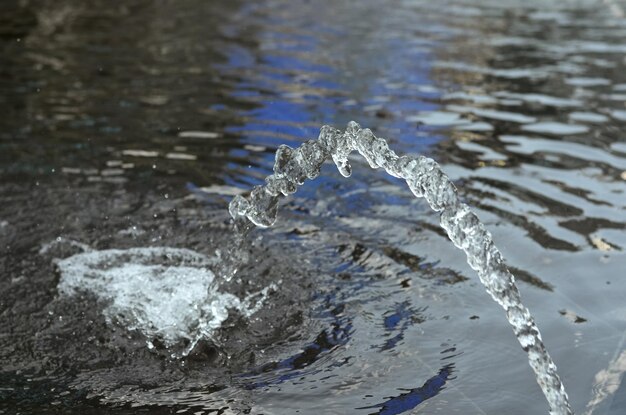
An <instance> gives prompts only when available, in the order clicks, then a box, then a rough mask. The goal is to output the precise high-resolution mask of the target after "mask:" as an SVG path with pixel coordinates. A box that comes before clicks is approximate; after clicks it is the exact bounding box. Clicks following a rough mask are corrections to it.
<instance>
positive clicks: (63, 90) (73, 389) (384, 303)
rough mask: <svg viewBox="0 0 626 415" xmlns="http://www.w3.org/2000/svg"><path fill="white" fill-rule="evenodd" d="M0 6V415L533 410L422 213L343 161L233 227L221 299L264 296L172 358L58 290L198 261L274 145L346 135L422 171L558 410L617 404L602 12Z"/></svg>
mask: <svg viewBox="0 0 626 415" xmlns="http://www.w3.org/2000/svg"><path fill="white" fill-rule="evenodd" d="M2 3H3V4H2V5H0V54H1V56H2V59H1V60H0V91H1V92H0V110H1V111H2V114H3V115H2V117H0V175H1V177H2V180H0V200H1V202H2V203H0V246H1V248H0V249H2V255H0V266H1V269H3V270H6V271H5V272H4V273H3V275H2V276H0V293H2V294H0V315H1V316H2V318H0V366H1V367H2V369H1V370H0V384H1V385H2V387H1V388H0V411H4V413H12V412H14V408H19V410H21V411H23V412H46V411H48V412H52V411H56V410H57V409H56V408H61V407H62V408H68V409H67V410H68V411H69V410H74V411H76V412H81V411H83V412H84V411H90V410H91V411H92V412H93V411H96V412H97V411H100V412H101V413H111V412H118V413H135V412H134V411H136V410H137V409H132V410H131V409H129V408H130V407H131V406H135V407H144V409H147V410H150V411H151V413H160V412H159V411H162V412H163V413H171V412H172V411H173V412H176V411H182V410H186V411H187V412H188V413H194V412H195V413H202V412H204V413H211V412H210V411H211V410H222V411H223V412H224V411H231V412H233V413H245V412H248V413H295V412H296V411H299V413H311V414H313V413H315V414H318V413H352V412H354V413H371V412H378V413H401V412H402V411H409V410H410V409H411V408H413V407H415V406H417V407H418V408H422V409H423V410H424V411H426V412H428V413H442V414H450V413H457V412H458V413H467V408H471V411H473V412H475V413H485V414H492V413H507V414H531V413H532V414H535V413H545V412H546V411H547V407H546V405H545V402H544V401H543V399H542V397H541V392H540V390H539V388H538V387H537V385H536V383H535V382H534V380H533V379H532V374H531V373H530V371H528V368H527V364H526V362H525V358H524V354H523V352H522V351H521V350H519V347H518V346H517V345H516V344H515V340H514V338H513V336H511V335H510V329H509V328H508V327H507V325H506V322H505V321H503V320H504V319H502V318H501V313H500V312H499V310H497V309H496V308H494V306H493V305H492V304H491V302H490V301H488V298H486V297H485V295H484V293H483V291H482V288H481V287H480V284H478V282H477V281H476V280H475V278H474V274H473V273H472V271H471V270H470V269H469V267H468V266H467V265H466V264H465V262H464V259H463V258H462V257H461V256H460V255H458V253H456V252H455V251H454V249H453V248H452V247H451V246H450V244H449V241H447V240H446V238H445V236H444V235H442V234H441V232H440V231H439V230H438V225H437V224H436V223H435V222H434V219H433V217H432V215H430V214H429V213H428V212H427V211H426V207H425V206H424V205H422V204H420V203H419V202H416V201H413V200H412V198H411V197H410V195H409V194H407V192H406V191H405V190H404V189H403V188H402V187H401V186H400V185H399V183H398V182H397V181H395V180H394V179H391V178H389V179H387V178H383V177H381V176H380V175H378V174H376V173H375V172H372V171H370V170H369V169H365V168H359V165H358V162H356V163H355V173H354V178H353V179H352V180H349V181H346V180H343V179H342V178H341V177H339V176H338V175H336V174H335V173H331V171H332V169H330V170H329V173H328V174H324V175H323V178H320V179H318V181H317V182H315V183H313V184H311V185H307V186H305V187H304V188H303V190H302V192H299V193H298V197H297V199H295V200H291V201H288V202H287V203H286V206H285V207H284V208H283V209H281V214H280V216H279V223H278V228H276V229H273V230H272V231H270V232H267V231H265V232H263V233H258V232H257V233H253V234H252V236H251V242H250V245H249V246H247V247H246V249H247V250H249V251H250V252H251V253H252V255H251V257H252V258H253V260H252V262H251V263H249V264H248V265H247V266H246V267H244V269H242V270H241V271H240V274H238V277H239V279H238V280H237V279H235V280H234V281H232V283H231V284H228V285H227V286H225V287H224V289H225V290H228V291H229V292H231V293H232V294H234V295H236V296H238V297H239V298H245V297H246V296H247V295H249V294H251V293H254V292H258V291H259V290H260V289H262V288H263V287H265V286H267V285H268V284H270V283H271V282H275V283H277V284H278V286H279V290H278V292H276V293H274V294H272V297H271V298H270V299H271V304H270V305H268V307H266V308H264V309H262V310H260V311H259V313H257V314H256V315H254V316H252V317H251V318H250V319H247V320H246V319H243V318H235V317H233V318H231V319H230V320H226V321H225V322H224V325H223V326H222V328H221V329H220V330H219V332H218V333H216V337H215V338H214V339H213V341H207V342H205V343H203V344H202V345H201V347H200V349H199V350H198V353H197V354H196V355H194V356H193V358H190V359H187V360H185V361H184V363H183V362H181V361H170V360H168V359H166V358H164V356H165V355H166V354H165V353H161V352H162V351H156V352H155V351H151V350H149V349H147V348H146V347H145V338H143V337H142V336H141V333H137V332H135V331H129V330H128V328H127V327H125V326H123V324H121V323H119V324H117V325H115V324H114V325H113V326H111V325H109V324H108V323H107V322H106V321H105V319H104V317H103V314H102V311H103V310H104V309H106V304H101V303H99V302H98V300H97V298H96V297H94V296H93V295H90V294H89V293H85V295H84V296H82V297H79V298H77V299H75V300H74V301H72V302H70V301H67V300H66V299H64V298H62V297H59V296H58V295H57V293H58V292H57V288H56V287H57V283H58V275H57V274H56V272H57V271H56V270H55V266H54V261H55V260H56V259H55V258H67V257H70V256H71V255H74V254H76V253H78V252H79V251H80V249H81V248H80V246H81V245H80V244H86V245H88V246H91V247H93V248H94V249H97V250H105V249H127V248H132V247H141V246H172V247H177V248H187V249H192V250H194V251H197V252H199V253H201V254H205V255H207V256H210V257H212V256H213V254H214V252H213V251H214V250H215V249H216V248H217V247H219V246H220V245H221V244H223V243H224V241H226V240H228V233H229V230H228V228H227V217H228V216H227V211H226V202H227V201H228V200H229V198H230V197H232V195H234V194H238V193H239V192H241V191H243V190H245V189H249V188H250V187H251V186H252V185H256V184H259V183H260V182H261V181H262V180H263V178H264V177H265V176H267V175H268V174H269V173H270V172H271V168H272V163H273V152H274V151H275V149H276V148H277V146H278V145H279V144H282V143H286V144H290V145H297V144H299V143H301V142H302V141H303V140H305V139H310V138H314V137H315V136H317V129H318V128H319V126H320V125H323V124H334V125H337V126H343V125H345V123H346V122H347V121H348V120H350V119H358V120H360V121H361V122H362V123H363V125H367V126H369V127H370V128H372V129H373V130H375V131H376V132H377V134H378V135H380V136H383V137H386V138H388V139H389V141H390V144H391V146H392V147H393V148H394V149H396V150H397V151H398V152H399V153H425V154H427V155H429V156H432V157H434V158H435V159H437V160H438V161H440V162H441V163H442V165H443V168H444V169H445V171H446V172H447V173H449V174H450V176H451V177H452V178H453V179H454V180H455V182H456V184H457V187H458V188H459V191H460V194H461V196H462V198H463V199H464V200H465V201H466V202H467V203H468V204H470V205H472V206H474V207H476V209H477V212H478V214H479V216H480V217H481V220H483V221H484V222H485V223H486V225H487V227H488V228H489V229H490V231H491V232H492V233H493V235H494V239H495V241H496V243H497V244H498V246H499V247H500V248H501V249H502V251H503V253H504V256H505V257H506V258H507V260H508V261H509V265H510V266H511V267H512V268H514V269H515V270H516V272H515V274H516V275H517V276H518V280H520V281H521V282H520V289H521V290H522V294H523V298H524V301H525V303H527V304H528V306H529V308H530V309H531V310H532V311H533V314H535V316H536V318H537V321H538V324H539V326H540V327H542V328H543V330H544V337H545V339H544V340H545V341H546V343H547V345H548V348H549V350H550V351H551V353H552V354H553V358H554V360H555V361H556V363H557V365H558V366H559V369H560V374H561V376H562V378H563V380H564V382H565V383H566V385H567V387H568V392H569V393H570V398H571V400H572V404H573V407H574V408H575V409H577V410H578V412H582V411H583V410H584V409H583V408H587V410H588V411H590V412H592V413H593V414H600V415H602V414H617V413H622V412H623V411H624V408H625V406H624V405H626V404H624V402H625V401H624V398H623V395H624V383H623V381H622V378H623V371H622V370H621V369H619V367H620V361H621V360H620V358H619V356H621V355H623V352H624V344H623V341H622V338H623V334H624V332H625V331H626V318H625V317H624V316H625V315H626V314H625V313H626V309H625V308H624V294H623V293H624V292H626V286H625V284H626V281H624V279H623V278H622V275H623V268H624V264H625V263H626V262H625V258H624V250H625V249H626V238H625V237H624V235H625V232H624V228H625V226H626V225H625V222H624V211H625V209H626V203H625V200H626V199H625V197H624V192H625V191H626V186H625V181H626V144H625V142H626V141H625V140H624V134H625V131H626V106H625V105H624V102H626V70H625V67H626V61H625V59H624V54H625V52H626V20H625V19H624V13H623V11H624V9H625V6H626V5H625V4H624V3H623V2H622V1H616V0H615V1H613V0H612V1H592V0H585V1H579V2H569V1H567V2H559V3H558V4H554V5H551V4H546V3H545V2H538V1H537V2H536V1H525V2H520V1H515V0H506V1H498V2H496V1H489V0H481V1H478V2H474V3H473V4H466V3H464V2H459V1H454V0H450V1H445V2H437V3H433V2H427V1H421V0H418V1H408V0H407V1H402V2H393V3H391V2H380V1H378V2H374V1H362V2H359V3H358V4H355V3H353V2H344V1H338V2H328V1H323V2H311V3H309V2H305V1H294V2H286V1H281V0H262V1H259V2H254V3H251V2H247V3H243V2H237V1H234V2H220V4H212V3H207V2H200V1H191V2H186V3H185V5H184V6H182V5H181V4H180V2H174V1H160V2H154V1H150V0H140V1H138V2H134V3H133V4H132V5H128V4H124V5H111V4H110V2H104V1H101V0H89V1H87V2H85V1H80V2H79V1H75V0H63V1H56V2H50V1H39V2H34V1H30V0H29V1H14V0H9V1H5V2H2ZM58 237H61V238H62V239H61V242H60V243H58V244H54V245H49V248H48V249H47V250H46V251H45V252H42V253H41V254H40V253H38V252H39V249H40V248H41V247H42V246H43V245H45V244H47V243H49V242H50V241H54V240H57V238H58ZM68 241H75V242H76V243H69V242H68ZM77 244H78V245H77ZM304 252H314V253H315V254H314V256H311V255H310V254H309V255H304ZM561 311H564V313H561ZM571 316H578V317H580V318H582V319H584V320H586V321H584V322H576V318H573V319H572V318H571ZM451 348H455V349H456V351H455V352H449V351H448V350H449V349H451ZM442 353H443V355H442ZM442 356H443V357H444V358H446V359H445V360H441V359H442ZM448 365H449V366H448ZM595 374H598V375H595ZM444 384H445V385H444ZM251 385H253V386H255V387H251ZM398 388H404V389H406V390H404V391H401V392H398ZM112 405H118V406H112ZM119 405H121V406H119ZM123 405H128V406H127V407H124V406H123ZM365 407H369V409H355V408H365ZM223 408H228V409H223ZM394 408H395V409H394ZM384 411H388V412H384ZM389 411H391V412H389ZM393 411H396V412H393Z"/></svg>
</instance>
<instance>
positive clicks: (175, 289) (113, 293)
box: [57, 247, 268, 355]
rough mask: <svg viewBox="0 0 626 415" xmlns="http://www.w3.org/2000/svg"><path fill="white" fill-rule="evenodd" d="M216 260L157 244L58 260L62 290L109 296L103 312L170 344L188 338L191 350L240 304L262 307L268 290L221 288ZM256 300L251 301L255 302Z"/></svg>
mask: <svg viewBox="0 0 626 415" xmlns="http://www.w3.org/2000/svg"><path fill="white" fill-rule="evenodd" d="M215 263H216V260H215V259H212V258H209V257H207V256H205V255H202V254H199V253H197V252H194V251H191V250H188V249H177V248H166V247H153V248H131V249H126V250H119V249H110V250H104V251H91V252H85V253H81V254H78V255H74V256H71V257H69V258H66V259H63V260H61V261H59V262H58V263H57V266H58V268H59V270H60V272H61V280H60V282H59V285H58V290H59V292H60V293H61V294H62V295H67V296H72V295H76V294H77V293H79V292H85V291H86V292H90V293H92V294H94V295H95V296H96V297H98V298H99V299H101V300H103V301H105V302H106V303H107V306H106V307H105V308H104V310H103V312H104V315H105V317H106V319H107V321H109V322H111V323H112V322H117V323H119V324H121V325H123V326H124V327H126V328H127V329H129V330H137V331H139V332H141V333H143V334H144V335H145V336H146V337H148V345H149V346H150V345H151V343H150V340H152V339H155V338H158V339H159V340H160V341H162V342H163V343H164V344H165V345H166V346H167V347H170V346H173V345H175V344H178V343H179V342H180V341H181V340H183V339H187V340H188V341H189V345H188V346H187V347H186V348H185V350H184V351H183V352H182V354H183V355H185V354H187V353H188V352H189V351H190V350H191V349H192V348H193V346H195V344H196V343H197V342H198V340H200V339H202V338H211V337H212V335H213V334H214V332H215V330H216V329H218V328H220V327H221V325H222V323H223V322H224V321H225V320H226V319H227V318H228V316H229V312H230V311H233V310H236V311H238V312H239V313H241V314H243V315H245V316H250V315H251V314H253V313H255V312H256V311H258V309H259V308H260V307H261V305H262V303H263V300H264V298H265V296H266V294H267V290H268V289H265V290H263V291H262V292H261V293H260V294H262V295H261V297H260V299H259V293H255V294H252V295H250V296H248V297H246V299H244V300H240V299H239V298H238V297H236V296H234V295H232V294H230V293H224V292H220V291H218V288H217V284H213V282H214V280H215V275H214V274H213V272H212V271H211V269H210V268H211V267H212V266H215ZM254 299H256V300H257V301H255V300H254ZM253 303H255V305H254V306H253V305H252V304H253Z"/></svg>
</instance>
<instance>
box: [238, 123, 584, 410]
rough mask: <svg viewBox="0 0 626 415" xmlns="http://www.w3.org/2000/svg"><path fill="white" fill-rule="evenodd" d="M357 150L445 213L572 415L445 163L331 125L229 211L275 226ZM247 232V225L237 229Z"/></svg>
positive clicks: (544, 382) (345, 167) (553, 399)
mask: <svg viewBox="0 0 626 415" xmlns="http://www.w3.org/2000/svg"><path fill="white" fill-rule="evenodd" d="M353 151H358V152H359V154H361V155H362V156H363V157H364V158H365V159H366V160H367V162H368V163H369V165H370V167H372V168H373V169H377V168H381V167H382V168H383V169H384V170H385V171H386V172H387V173H388V174H390V175H391V176H394V177H398V178H401V179H404V180H406V182H407V184H408V186H409V188H410V189H411V191H412V192H413V194H414V195H415V196H416V197H423V198H425V199H426V200H427V201H428V204H429V206H430V207H431V208H432V209H433V210H435V211H437V212H441V217H440V218H441V227H442V228H443V229H445V230H446V232H447V234H448V237H449V238H450V240H451V241H452V242H453V243H454V245H456V246H457V248H459V249H462V250H463V251H464V252H465V254H466V255H467V262H468V263H469V264H470V266H471V267H472V268H473V269H474V270H476V272H477V273H478V276H479V277H480V280H481V282H482V283H483V285H484V286H485V288H486V289H487V292H488V293H489V294H490V295H491V297H492V298H493V299H494V301H496V302H497V303H498V304H500V306H502V308H504V310H505V312H506V316H507V319H508V321H509V323H510V324H511V325H512V326H513V331H514V332H515V336H517V340H518V341H519V342H520V344H521V345H522V348H523V349H524V351H525V352H526V353H528V362H529V364H530V366H531V367H532V369H533V371H534V372H535V375H536V376H537V382H538V383H539V385H540V386H541V389H542V390H543V393H544V395H545V397H546V399H547V400H548V403H549V405H550V413H551V414H554V415H568V414H572V413H573V412H572V409H571V407H570V404H569V400H568V398H567V393H566V392H565V388H564V387H563V384H562V383H561V379H560V378H559V375H558V374H557V371H556V365H555V364H554V362H553V361H552V358H551V357H550V355H549V354H548V351H547V350H546V347H545V345H544V344H543V341H542V340H541V333H540V332H539V329H538V328H537V325H536V324H535V321H534V319H533V318H532V316H531V315H530V312H529V311H528V309H527V308H526V307H525V306H524V305H523V304H522V301H521V298H520V293H519V290H518V289H517V286H516V285H515V278H514V277H513V275H512V274H511V272H510V271H509V270H508V268H507V267H506V264H505V262H504V259H503V258H502V254H501V253H500V251H499V250H498V249H497V248H496V246H495V244H494V243H493V240H492V237H491V234H490V233H489V231H487V229H485V227H484V225H483V224H482V223H481V222H480V220H479V219H478V217H477V216H476V215H475V214H474V213H473V212H472V211H471V210H470V208H469V206H468V205H467V204H465V203H463V202H461V201H460V200H459V198H458V195H457V192H456V187H455V186H454V184H453V183H452V182H451V181H450V179H449V178H448V176H446V175H445V173H444V172H443V171H442V170H441V168H440V167H439V165H438V164H437V163H436V162H435V161H434V160H432V159H430V158H427V157H424V156H420V157H417V158H414V157H409V156H401V157H400V156H398V155H396V153H395V152H393V150H391V149H389V146H388V144H387V142H386V141H385V140H384V139H382V138H378V137H376V136H374V134H373V133H372V131H371V130H369V129H361V127H360V126H359V125H358V124H357V123H356V122H354V121H352V122H350V123H349V124H348V127H347V128H346V131H345V133H344V132H341V131H338V130H335V129H333V128H332V127H330V126H324V127H322V129H321V131H320V135H319V137H318V139H317V140H310V141H306V142H304V143H303V144H302V145H301V146H300V147H298V148H296V149H292V148H291V147H289V146H285V145H282V146H280V147H278V151H277V152H276V161H275V164H274V174H273V175H271V176H268V177H267V178H266V179H265V182H266V185H265V186H256V187H255V188H254V189H252V191H251V192H250V196H249V197H248V198H245V197H243V196H235V198H234V199H233V200H232V201H231V203H230V206H229V211H230V214H231V216H232V217H233V219H234V220H235V222H238V221H241V220H245V219H246V218H247V219H248V220H250V221H252V222H253V223H254V224H255V225H257V226H262V227H267V226H271V225H272V224H273V223H274V222H275V220H276V215H277V208H278V201H279V198H280V196H287V195H290V194H292V193H295V192H296V190H297V187H298V186H299V185H302V184H304V180H305V179H315V178H316V177H317V176H319V174H320V169H321V168H322V165H323V164H324V162H325V161H326V160H327V159H329V158H331V157H332V159H333V161H334V162H335V164H336V165H337V168H338V169H339V172H340V173H341V174H342V175H343V176H344V177H349V176H350V175H351V174H352V167H351V165H350V163H349V161H348V156H349V155H350V153H352V152H353ZM238 226H240V227H241V226H242V225H238Z"/></svg>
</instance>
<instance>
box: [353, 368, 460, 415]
mask: <svg viewBox="0 0 626 415" xmlns="http://www.w3.org/2000/svg"><path fill="white" fill-rule="evenodd" d="M453 371H454V364H449V365H446V366H444V367H442V368H441V370H439V373H437V374H436V375H435V376H433V377H432V378H430V379H428V380H427V381H426V382H425V383H424V384H423V385H422V386H420V387H419V388H415V389H409V390H408V392H405V393H403V394H401V395H398V396H395V397H390V398H388V399H387V400H386V401H385V402H383V403H379V404H376V405H372V406H364V407H361V408H356V409H372V408H379V409H378V411H377V412H372V414H378V415H396V414H400V413H402V412H406V411H409V410H411V409H413V408H415V407H416V406H417V405H419V404H421V403H422V402H424V401H425V400H427V399H430V398H432V397H433V396H436V395H437V394H439V392H441V390H442V389H443V387H444V385H445V384H446V382H447V381H448V380H449V379H451V375H452V373H453Z"/></svg>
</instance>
